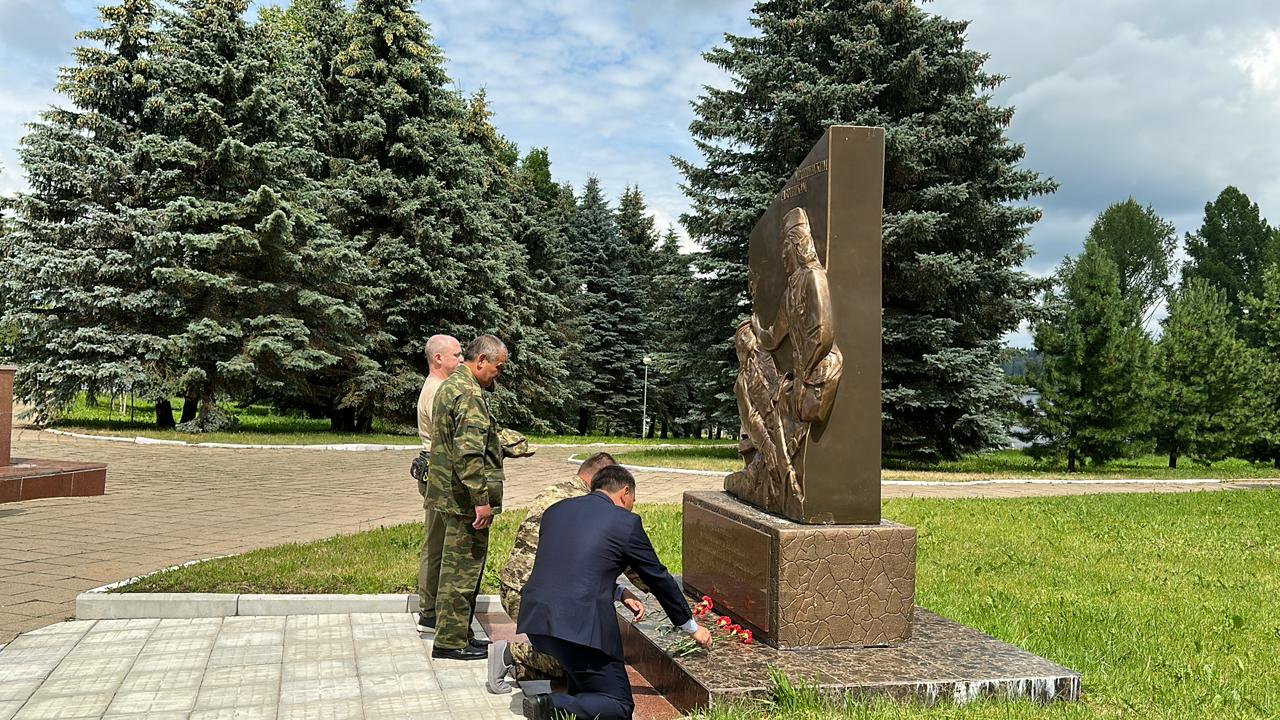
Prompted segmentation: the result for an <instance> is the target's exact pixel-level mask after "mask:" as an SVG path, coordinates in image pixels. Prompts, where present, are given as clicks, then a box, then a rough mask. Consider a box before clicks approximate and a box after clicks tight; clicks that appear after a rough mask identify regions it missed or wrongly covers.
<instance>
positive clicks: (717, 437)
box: [716, 426, 720, 440]
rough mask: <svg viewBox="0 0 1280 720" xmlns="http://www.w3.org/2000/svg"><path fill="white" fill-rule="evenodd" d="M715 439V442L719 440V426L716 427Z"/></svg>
mask: <svg viewBox="0 0 1280 720" xmlns="http://www.w3.org/2000/svg"><path fill="white" fill-rule="evenodd" d="M716 439H717V440H719V439H720V428H719V426H717V427H716Z"/></svg>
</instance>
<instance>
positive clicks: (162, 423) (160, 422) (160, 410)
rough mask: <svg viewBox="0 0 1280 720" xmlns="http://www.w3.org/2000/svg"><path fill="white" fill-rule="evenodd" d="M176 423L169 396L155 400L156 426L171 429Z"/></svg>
mask: <svg viewBox="0 0 1280 720" xmlns="http://www.w3.org/2000/svg"><path fill="white" fill-rule="evenodd" d="M177 424H178V423H177V422H176V421H174V419H173V403H172V402H170V401H169V398H160V399H159V400H156V427H157V428H159V429H161V430H172V429H173V426H174V425H177Z"/></svg>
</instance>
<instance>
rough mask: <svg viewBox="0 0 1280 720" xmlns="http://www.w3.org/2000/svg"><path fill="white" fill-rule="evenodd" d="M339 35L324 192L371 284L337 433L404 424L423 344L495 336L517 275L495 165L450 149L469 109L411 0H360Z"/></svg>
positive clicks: (488, 158) (459, 142) (479, 146)
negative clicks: (361, 348)
mask: <svg viewBox="0 0 1280 720" xmlns="http://www.w3.org/2000/svg"><path fill="white" fill-rule="evenodd" d="M351 28H352V34H351V42H350V45H349V46H348V47H347V48H346V49H345V50H344V51H343V52H342V53H341V54H340V55H339V56H338V58H337V61H336V65H335V67H336V72H335V76H336V78H337V84H338V88H339V90H338V100H337V102H336V106H335V107H333V108H332V116H333V118H334V126H333V130H332V136H333V150H332V153H333V155H334V156H335V157H336V158H340V159H341V161H340V163H339V165H340V167H341V172H340V174H339V175H338V176H337V177H336V179H335V181H334V182H333V183H332V184H331V188H330V191H331V192H332V193H334V196H335V198H336V200H337V203H338V208H337V209H336V212H335V217H336V222H337V223H338V225H339V227H340V228H341V229H342V231H343V233H344V235H345V236H346V237H347V238H348V240H349V241H350V243H351V244H352V245H353V248H354V249H355V250H356V251H357V252H358V253H359V254H360V255H362V256H363V258H364V259H365V262H366V264H367V266H368V268H369V269H370V271H371V272H372V273H373V275H374V278H375V281H376V287H375V288H374V289H373V291H372V292H371V293H370V294H369V295H368V296H367V297H366V298H364V301H363V308H364V312H365V315H366V317H367V319H368V329H367V332H366V335H365V341H366V343H367V350H368V355H369V356H370V358H371V359H372V362H368V363H354V364H349V365H346V366H344V367H343V372H342V374H341V375H340V376H339V377H338V378H337V379H336V385H335V404H334V407H332V408H330V412H331V413H333V416H334V417H335V426H337V427H338V428H344V427H351V426H354V427H365V428H367V427H368V426H369V424H370V423H371V421H372V417H373V414H374V413H375V411H377V412H379V413H382V414H392V415H400V416H402V417H406V418H407V417H408V415H409V413H410V410H411V409H412V407H413V399H414V397H415V396H416V393H417V392H418V389H419V387H420V385H421V383H422V374H423V373H424V372H425V369H426V368H425V358H424V356H423V352H422V347H423V343H424V342H425V340H426V338H427V337H429V336H430V335H432V334H433V333H437V332H447V333H450V334H452V335H455V336H457V337H459V338H462V339H463V342H466V340H467V339H468V338H471V337H474V336H475V335H477V334H479V333H481V332H488V331H494V330H497V329H499V328H500V327H501V326H502V325H503V317H504V312H503V308H504V307H506V306H510V305H511V304H513V303H514V302H515V298H514V295H513V289H512V282H511V278H512V276H513V274H514V273H516V272H519V271H520V270H521V268H520V267H519V248H518V246H517V245H516V244H515V243H514V242H513V240H512V238H511V232H510V229H509V228H507V227H506V223H507V221H508V219H509V218H508V214H507V206H506V198H505V194H504V193H503V192H501V191H498V192H491V191H492V190H494V189H495V188H494V186H495V184H500V183H502V182H503V181H502V177H501V174H502V172H503V170H504V167H503V166H502V163H501V162H499V160H498V159H497V158H496V157H495V155H494V150H495V149H494V148H486V147H485V146H484V143H483V142H479V141H472V142H467V141H464V140H463V138H462V137H461V131H462V125H463V124H464V123H465V122H466V121H467V119H468V112H469V111H468V108H467V106H466V103H465V102H464V101H463V99H462V98H461V97H460V96H459V95H458V93H456V92H454V91H453V90H451V89H449V86H450V85H451V81H450V79H449V77H448V75H447V74H446V73H445V70H444V57H443V55H442V54H441V52H440V50H439V48H437V47H436V46H435V45H434V44H432V42H431V38H430V34H429V31H428V28H427V25H426V23H425V22H424V21H423V20H422V18H420V17H419V16H418V14H417V13H416V12H415V11H414V9H413V6H412V3H411V2H410V0H360V1H359V2H357V3H356V5H355V8H354V10H353V11H352V15H351ZM519 356H520V350H519V349H518V348H516V347H514V346H513V347H512V361H513V362H518V361H519V360H520V357H519Z"/></svg>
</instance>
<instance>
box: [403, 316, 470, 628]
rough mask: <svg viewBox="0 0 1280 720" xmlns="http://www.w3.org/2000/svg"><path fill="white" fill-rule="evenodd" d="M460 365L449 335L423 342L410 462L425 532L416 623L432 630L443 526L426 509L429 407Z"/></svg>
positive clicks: (454, 342)
mask: <svg viewBox="0 0 1280 720" xmlns="http://www.w3.org/2000/svg"><path fill="white" fill-rule="evenodd" d="M461 364H462V343H459V342H458V339H457V338H455V337H453V336H452V335H432V336H431V338H430V339H429V340H427V365H428V367H429V368H430V372H429V373H428V375H427V380H426V382H424V383H422V392H421V393H420V394H419V395H418V436H419V437H421V438H422V452H421V453H420V454H419V455H418V460H417V461H415V463H414V471H413V476H414V478H415V479H416V480H417V481H418V492H419V493H420V494H421V495H422V497H423V508H424V509H425V511H426V514H425V519H424V523H425V530H426V532H425V533H424V536H423V539H422V552H421V553H419V554H418V624H419V625H421V626H423V627H426V628H431V627H435V624H436V622H435V617H436V592H437V591H438V590H439V584H440V557H441V554H442V553H443V552H444V525H442V524H441V523H439V522H435V520H436V519H437V518H434V517H433V516H435V515H436V512H435V511H434V510H432V509H430V508H427V507H426V497H427V483H426V476H425V470H426V468H427V463H428V462H429V460H430V457H431V404H432V402H434V401H435V399H436V390H438V389H439V388H440V385H441V383H443V382H444V381H445V380H447V379H448V378H449V376H450V375H452V374H453V371H454V370H457V369H458V366H459V365H461Z"/></svg>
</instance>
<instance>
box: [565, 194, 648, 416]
mask: <svg viewBox="0 0 1280 720" xmlns="http://www.w3.org/2000/svg"><path fill="white" fill-rule="evenodd" d="M569 241H570V249H571V252H572V254H573V258H574V268H575V271H576V274H577V277H578V282H579V283H580V286H579V287H580V291H579V294H578V297H577V300H576V306H575V308H574V309H575V316H576V318H577V323H576V326H577V327H576V331H577V333H578V337H579V342H580V347H581V353H582V354H581V356H580V357H579V358H578V364H577V368H578V369H579V374H580V378H581V381H582V382H583V384H584V390H585V391H584V392H583V394H582V396H581V397H580V398H579V407H578V432H579V433H580V434H586V433H588V432H591V431H593V430H595V431H599V432H603V433H606V434H613V433H626V434H631V433H637V432H639V431H640V413H639V411H640V400H641V397H640V396H641V393H642V392H643V388H642V387H641V382H642V375H643V372H644V365H643V362H642V359H643V357H644V354H645V348H644V346H643V339H642V338H641V337H640V335H639V334H638V333H636V332H635V331H634V328H636V327H640V326H643V324H644V322H645V317H644V310H643V308H642V306H641V303H642V302H643V295H642V294H641V293H640V292H639V290H640V289H639V287H638V286H637V283H636V278H635V277H634V276H632V275H631V274H630V269H629V264H630V263H631V262H632V258H633V254H634V253H633V248H632V246H631V245H629V244H628V243H626V242H624V241H623V240H622V237H621V234H620V232H619V230H618V216H617V215H616V214H615V213H614V211H613V209H612V208H610V207H609V203H608V201H607V200H605V198H604V195H603V193H602V192H601V190H600V181H599V180H597V179H596V178H594V177H592V178H589V179H588V180H587V184H586V187H585V188H583V192H582V198H581V199H580V201H579V203H578V210H577V213H576V215H575V217H574V221H573V226H572V227H571V228H570V232H569Z"/></svg>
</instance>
